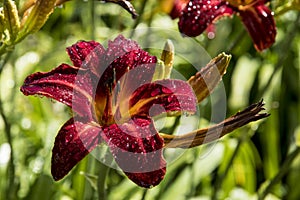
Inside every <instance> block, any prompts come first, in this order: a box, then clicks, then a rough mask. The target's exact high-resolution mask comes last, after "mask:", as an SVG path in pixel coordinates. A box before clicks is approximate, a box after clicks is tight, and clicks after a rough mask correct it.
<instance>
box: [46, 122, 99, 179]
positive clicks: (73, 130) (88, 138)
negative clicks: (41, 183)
mask: <svg viewBox="0 0 300 200" xmlns="http://www.w3.org/2000/svg"><path fill="white" fill-rule="evenodd" d="M100 132H101V128H100V127H96V126H93V125H92V124H90V123H83V122H81V121H80V120H78V119H76V120H74V119H73V118H71V119H70V120H69V121H67V122H66V123H65V124H64V125H63V127H62V128H61V129H60V131H59V132H58V135H57V136H56V138H55V143H54V147H53V150H52V163H51V173H52V176H53V178H54V180H56V181H57V180H60V179H62V178H63V177H64V176H65V175H67V174H68V173H69V171H70V170H71V169H72V168H73V167H74V166H75V165H76V164H77V163H78V162H79V161H80V160H82V159H83V158H84V157H85V156H86V155H87V154H88V153H89V152H91V151H92V150H93V149H94V148H95V147H96V146H97V144H99V143H100V138H101V137H100Z"/></svg>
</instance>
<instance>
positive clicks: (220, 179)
mask: <svg viewBox="0 0 300 200" xmlns="http://www.w3.org/2000/svg"><path fill="white" fill-rule="evenodd" d="M246 138H248V134H243V135H241V136H240V137H239V138H238V143H237V146H236V148H235V149H234V152H233V153H232V156H231V157H230V160H229V162H228V164H227V166H226V168H225V171H224V172H223V174H221V175H220V176H219V177H218V179H217V180H216V184H215V187H214V190H213V193H212V197H211V199H212V200H216V199H218V198H217V196H218V192H219V190H220V188H221V186H222V183H223V181H224V180H225V178H226V176H227V174H228V172H229V169H230V168H231V167H232V163H233V161H234V159H235V158H236V156H237V154H238V152H239V150H240V147H241V145H242V143H243V142H244V141H245V140H246Z"/></svg>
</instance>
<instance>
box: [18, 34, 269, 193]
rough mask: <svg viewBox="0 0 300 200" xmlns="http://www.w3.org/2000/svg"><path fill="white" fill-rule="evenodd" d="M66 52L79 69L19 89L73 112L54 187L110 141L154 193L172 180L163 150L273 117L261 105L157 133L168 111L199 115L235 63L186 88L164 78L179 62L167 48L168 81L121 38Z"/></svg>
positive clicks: (214, 68) (66, 68)
mask: <svg viewBox="0 0 300 200" xmlns="http://www.w3.org/2000/svg"><path fill="white" fill-rule="evenodd" d="M67 52H68V54H69V56H70V58H71V61H72V62H73V66H71V65H68V64H61V65H60V66H58V67H57V68H55V69H53V70H52V71H50V72H46V73H41V72H37V73H35V74H32V75H30V76H28V77H27V78H26V80H25V81H24V84H23V86H22V87H21V91H22V92H23V93H24V94H25V95H36V94H37V95H42V96H46V97H50V98H52V99H55V100H57V101H59V102H62V103H64V104H66V105H67V106H69V107H71V108H72V110H73V113H74V115H73V117H72V118H71V119H69V120H68V121H67V122H66V123H65V124H64V125H63V126H62V128H61V129H60V130H59V132H58V135H57V136H56V138H55V143H54V147H53V150H52V163H51V173H52V176H53V178H54V179H55V180H60V179H62V178H63V177H64V176H65V175H67V174H68V173H69V171H70V170H71V169H72V168H73V167H74V166H75V165H76V164H77V163H78V162H79V161H80V160H82V159H83V158H84V157H85V156H86V155H87V154H89V152H91V151H92V150H93V149H94V148H95V147H96V146H97V145H98V144H100V143H101V142H106V144H107V145H108V146H109V148H110V150H111V152H112V154H113V156H114V158H115V161H116V163H117V164H118V165H119V167H120V168H121V169H122V170H123V171H124V173H125V174H126V175H127V177H128V178H129V179H131V180H132V181H133V182H135V183H136V184H137V185H139V186H142V187H146V188H150V187H152V186H155V185H157V184H159V183H160V182H161V181H162V179H163V178H164V175H165V173H166V162H165V160H164V158H163V156H162V149H163V148H190V147H194V146H199V145H201V144H203V143H207V142H211V141H213V140H215V139H217V138H220V137H222V136H223V135H225V134H227V133H229V132H231V131H233V130H235V129H237V128H238V127H241V126H244V125H245V124H247V123H249V122H251V121H256V120H259V119H262V118H264V117H267V116H268V114H265V113H262V114H260V113H259V112H260V111H261V110H263V109H264V108H263V105H264V104H263V103H262V102H259V103H257V104H253V105H251V106H250V107H248V108H247V109H245V110H244V111H241V112H239V113H237V114H236V115H234V116H232V117H230V118H228V119H226V120H224V121H223V122H220V123H219V124H216V125H214V126H211V127H210V128H205V129H199V130H195V131H193V132H191V133H187V134H182V135H179V136H176V135H169V134H163V133H158V132H157V130H156V129H155V127H154V123H153V120H152V117H153V116H155V115H158V114H161V113H164V112H167V113H168V114H170V115H171V114H180V112H188V113H193V112H195V111H196V104H197V103H199V102H201V101H202V100H203V99H204V98H206V97H207V96H208V95H209V94H210V93H211V92H212V90H213V89H214V88H215V86H216V85H217V84H218V83H219V81H220V80H221V77H222V76H223V75H224V74H225V72H226V68H227V66H228V64H229V60H230V56H228V55H226V54H224V53H223V54H220V55H219V56H217V57H216V58H214V59H212V60H211V62H210V63H208V65H207V66H205V67H203V68H202V69H201V70H200V71H199V72H197V73H196V74H195V75H194V76H192V77H191V78H190V79H189V80H188V81H187V82H184V81H181V80H175V79H166V77H168V76H169V74H170V69H171V67H172V64H173V56H174V54H173V53H172V52H173V50H172V45H170V44H169V43H168V42H167V43H166V47H165V50H164V51H163V53H162V57H161V60H162V61H163V62H164V64H165V67H166V68H165V72H167V73H166V74H165V75H163V76H161V73H160V72H161V71H160V69H161V68H160V67H161V66H164V65H162V64H161V62H157V58H156V57H155V56H151V55H149V54H148V53H147V52H145V51H143V50H142V49H141V48H140V47H139V45H138V44H137V43H136V42H134V41H132V40H128V39H125V38H124V37H123V36H121V35H120V36H118V37H117V38H116V39H115V40H114V41H109V43H108V48H107V49H105V48H104V47H103V46H102V45H101V44H99V43H97V42H94V41H90V42H85V41H81V42H78V43H76V44H74V45H72V46H71V47H68V48H67ZM167 69H168V70H167ZM162 71H164V70H162ZM162 74H163V73H162ZM153 77H154V78H153ZM154 79H156V80H154ZM194 93H195V94H196V95H195V94H194Z"/></svg>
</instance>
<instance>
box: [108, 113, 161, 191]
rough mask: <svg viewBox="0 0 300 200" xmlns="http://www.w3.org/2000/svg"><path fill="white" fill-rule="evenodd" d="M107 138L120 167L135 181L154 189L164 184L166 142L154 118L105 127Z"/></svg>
mask: <svg viewBox="0 0 300 200" xmlns="http://www.w3.org/2000/svg"><path fill="white" fill-rule="evenodd" d="M103 138H104V140H105V141H106V143H107V144H108V146H109V147H110V149H111V152H112V154H113V155H114V158H115V160H116V162H117V164H118V165H119V166H120V168H121V169H122V170H123V171H124V172H125V174H126V175H127V176H128V178H129V179H131V180H132V181H133V182H135V183H136V184H138V185H139V186H142V187H146V188H150V187H152V186H155V185H157V184H159V183H160V182H161V181H162V179H163V177H164V175H165V172H166V162H165V160H164V158H163V156H162V147H163V140H162V138H161V137H160V136H159V135H158V133H157V131H156V130H155V127H154V125H153V122H152V121H151V120H150V119H146V118H145V119H142V118H137V119H133V120H131V121H129V122H128V123H124V124H121V125H118V124H113V125H111V126H109V127H106V128H104V133H103Z"/></svg>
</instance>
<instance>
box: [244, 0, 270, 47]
mask: <svg viewBox="0 0 300 200" xmlns="http://www.w3.org/2000/svg"><path fill="white" fill-rule="evenodd" d="M239 13H240V17H241V19H242V21H243V23H244V25H245V27H246V28H247V30H248V32H249V34H250V36H251V38H252V40H253V42H254V46H255V48H256V49H257V50H258V51H262V50H264V49H267V48H269V47H270V46H271V45H272V44H273V43H274V42H275V37H276V26H275V21H274V18H273V14H272V12H271V10H270V9H269V8H268V7H267V6H265V5H264V2H263V1H261V2H260V3H258V4H257V5H255V6H253V7H250V8H248V9H245V10H241V11H240V12H239Z"/></svg>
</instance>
